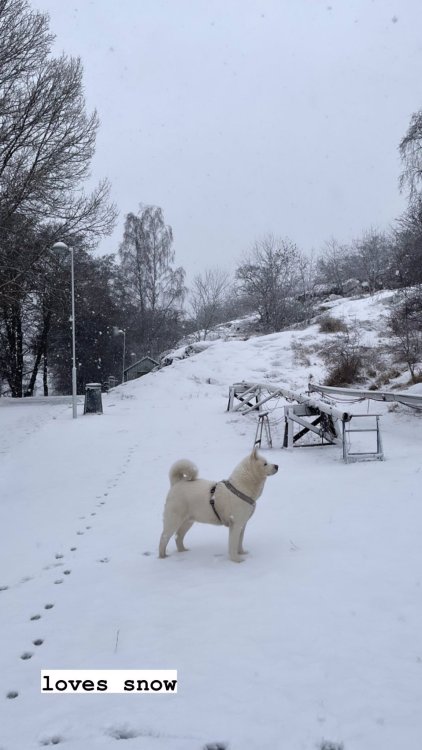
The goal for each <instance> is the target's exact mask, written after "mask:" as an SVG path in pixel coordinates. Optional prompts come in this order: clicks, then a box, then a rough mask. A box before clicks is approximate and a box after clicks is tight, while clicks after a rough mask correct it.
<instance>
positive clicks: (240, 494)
mask: <svg viewBox="0 0 422 750" xmlns="http://www.w3.org/2000/svg"><path fill="white" fill-rule="evenodd" d="M223 484H225V486H226V487H227V489H228V490H230V492H233V495H237V497H240V499H241V500H244V501H245V503H249V505H253V507H255V504H256V503H255V500H252V498H251V497H249V496H248V495H245V494H244V493H243V492H241V491H240V490H237V489H236V487H234V486H233V485H232V484H230V482H228V481H227V480H226V479H223Z"/></svg>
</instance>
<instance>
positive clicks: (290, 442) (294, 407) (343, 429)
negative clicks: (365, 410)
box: [227, 382, 384, 463]
mask: <svg viewBox="0 0 422 750" xmlns="http://www.w3.org/2000/svg"><path fill="white" fill-rule="evenodd" d="M274 398H284V399H286V400H287V401H289V402H291V403H288V404H286V405H285V406H284V418H285V430H284V441H283V447H284V448H293V447H294V446H295V445H298V444H299V441H300V440H301V438H303V437H304V436H305V435H307V434H308V433H309V432H311V433H313V434H315V435H317V436H318V437H319V438H320V441H321V442H320V443H319V445H339V446H342V450H343V459H344V461H346V462H347V463H348V462H350V461H358V460H371V459H378V460H383V458H384V454H383V450H382V441H381V432H380V424H379V417H380V416H381V415H380V414H352V413H351V412H348V411H342V410H341V409H338V408H337V406H333V405H332V404H328V403H326V402H325V401H322V400H320V399H313V398H311V397H310V396H309V395H307V394H302V393H295V392H294V391H290V390H289V389H287V388H284V387H280V386H278V385H272V384H269V383H265V384H264V383H246V382H242V383H234V384H233V385H232V386H231V387H230V390H229V401H228V405H227V410H228V411H239V412H240V413H241V414H248V413H250V412H252V411H257V412H258V427H257V432H256V435H255V443H257V438H258V433H259V428H260V425H261V429H260V437H261V438H262V426H263V424H264V419H263V412H262V407H263V405H264V404H266V403H267V402H268V401H270V400H271V399H274ZM293 402H296V403H293ZM363 417H365V418H371V419H375V422H374V423H373V424H374V426H372V427H367V426H363V427H357V428H355V427H354V426H353V427H352V426H351V425H350V423H351V421H352V419H358V420H359V419H360V418H363ZM266 419H267V420H268V416H267V417H266ZM298 427H299V429H298ZM353 432H373V433H376V449H375V450H374V451H368V452H356V451H355V452H352V451H351V450H350V446H349V440H350V434H351V433H353Z"/></svg>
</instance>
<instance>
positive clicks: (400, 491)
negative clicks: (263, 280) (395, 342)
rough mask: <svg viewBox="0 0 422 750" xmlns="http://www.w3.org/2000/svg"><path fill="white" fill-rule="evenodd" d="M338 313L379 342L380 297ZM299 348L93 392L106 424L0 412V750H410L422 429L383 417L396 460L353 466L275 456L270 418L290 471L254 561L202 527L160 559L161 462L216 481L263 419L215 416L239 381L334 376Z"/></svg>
mask: <svg viewBox="0 0 422 750" xmlns="http://www.w3.org/2000/svg"><path fill="white" fill-rule="evenodd" d="M336 308H337V309H336V310H335V311H334V310H333V314H336V315H339V314H341V315H342V316H343V317H349V318H350V319H352V318H359V319H360V320H361V321H362V322H363V323H365V321H372V323H371V325H372V326H373V325H374V324H376V323H377V322H379V326H380V329H381V330H382V320H381V317H382V314H383V311H384V310H385V308H384V306H383V304H382V294H381V295H377V296H376V297H375V298H373V299H367V300H356V301H350V300H349V301H346V302H342V303H341V302H339V303H338V304H337V305H336ZM367 327H368V335H369V334H370V335H374V334H373V330H372V328H371V326H369V325H368V326H367ZM371 331H372V333H371ZM292 339H293V340H295V341H302V342H303V343H305V344H309V343H312V342H315V341H316V340H317V339H318V340H320V339H321V335H320V334H318V327H317V326H311V327H310V328H308V329H304V330H302V331H288V332H284V333H279V334H273V335H270V336H263V337H257V338H251V339H250V340H249V341H236V340H233V341H215V342H213V343H212V345H211V346H209V347H208V348H207V349H206V350H205V351H204V352H202V353H200V354H197V355H194V356H192V357H190V358H189V359H186V360H182V361H178V362H175V363H174V364H173V365H171V366H169V367H167V368H165V369H163V370H160V371H158V372H154V373H151V374H150V375H147V376H145V377H144V378H142V379H141V380H139V381H136V382H133V383H129V384H126V385H125V386H123V387H119V388H116V389H115V390H114V391H112V392H110V393H109V394H107V395H106V396H103V403H104V415H103V416H92V415H87V416H82V407H80V411H79V413H80V415H81V416H80V418H79V419H77V420H72V417H71V407H70V405H69V404H68V403H61V402H59V403H58V402H55V401H49V402H48V403H47V404H43V405H41V404H38V403H32V402H29V400H28V402H25V403H23V404H21V405H19V406H18V405H16V404H15V403H11V402H9V401H7V400H5V399H4V400H2V402H1V407H0V425H1V437H0V477H1V478H0V639H1V644H2V647H1V649H0V651H1V656H0V683H1V685H0V748H1V750H35V749H36V748H40V747H43V746H50V745H51V746H52V745H60V746H61V745H63V748H67V749H68V750H88V749H89V750H91V748H92V749H94V750H95V749H96V748H99V749H100V750H102V748H104V749H108V748H114V747H116V743H117V742H120V741H123V740H125V741H126V743H127V745H126V744H125V745H124V746H125V747H128V748H133V749H134V750H202V748H203V747H205V746H206V745H207V743H213V742H220V743H222V746H226V747H228V748H230V750H315V748H320V747H323V742H324V741H325V742H326V747H329V743H337V745H338V746H340V743H342V744H343V746H344V750H398V748H402V747H403V748H404V747H406V748H410V747H415V748H416V747H419V745H420V742H421V737H422V711H421V700H422V590H421V589H422V587H421V580H422V545H421V542H420V537H421V522H422V508H421V496H422V493H421V477H422V474H421V466H422V450H421V449H422V417H421V416H418V415H417V414H415V413H411V412H409V411H406V410H405V409H404V408H400V409H399V410H397V411H395V412H394V411H388V410H387V408H386V406H385V405H384V404H379V403H377V404H376V405H371V411H377V412H378V411H382V412H383V417H382V432H383V440H384V449H385V454H386V460H385V462H371V463H355V464H350V465H345V464H343V462H342V461H341V456H340V450H339V448H338V447H331V446H330V447H324V448H321V447H315V448H311V449H299V448H296V449H294V450H292V451H286V450H282V449H281V448H280V444H281V442H280V441H281V426H282V410H281V408H280V407H281V405H282V404H281V403H279V404H274V405H273V406H275V407H276V408H274V410H273V411H271V413H270V417H271V421H272V425H273V431H274V435H275V437H276V440H275V443H276V445H275V447H274V448H273V449H272V450H271V451H270V450H268V451H267V454H268V455H269V456H271V459H272V460H274V461H275V462H276V463H278V464H279V465H280V471H279V473H278V474H277V475H276V476H275V477H270V478H269V479H268V481H267V484H266V487H265V491H264V494H263V496H262V498H261V499H260V500H259V501H258V507H257V510H256V513H255V515H254V517H253V518H252V520H251V522H250V524H249V525H248V528H247V532H246V539H245V542H246V547H247V548H248V549H249V550H250V554H249V555H248V556H247V558H246V559H245V561H244V562H243V563H242V564H241V565H236V564H234V563H232V562H230V561H229V560H228V559H227V531H226V529H222V528H218V527H208V526H199V525H196V526H194V527H193V528H192V530H191V531H190V532H189V535H188V537H187V544H188V546H189V547H190V551H189V552H186V553H176V551H175V546H174V542H172V543H171V544H170V545H169V549H170V551H171V556H170V557H169V558H168V559H166V560H159V559H158V558H157V545H158V539H159V535H160V533H161V516H162V509H163V504H164V499H165V495H166V492H167V487H168V469H169V466H170V465H171V463H172V462H173V461H174V460H176V459H178V458H181V457H188V458H191V459H192V460H193V461H195V463H197V465H198V466H199V468H200V474H201V475H202V476H204V477H207V478H214V479H216V480H218V479H223V478H226V477H228V475H229V474H230V472H231V469H232V468H233V467H234V466H235V465H236V463H237V462H238V461H239V460H241V459H242V458H243V457H244V456H245V455H246V454H247V453H248V452H249V451H250V449H251V447H252V443H253V439H254V434H255V426H256V422H255V420H256V417H254V416H252V415H248V416H242V415H240V414H236V413H228V412H226V411H225V409H226V404H227V396H228V388H229V385H230V384H231V383H233V382H235V381H239V380H242V379H245V380H257V381H263V380H264V381H265V379H267V380H271V381H276V382H279V383H284V384H286V385H287V386H288V387H290V388H298V389H300V390H305V387H306V383H307V380H308V376H309V374H312V375H313V377H314V380H315V381H318V380H319V379H320V378H321V377H322V366H321V363H320V362H319V360H318V359H315V360H314V359H312V357H311V359H312V361H311V364H310V366H300V365H298V363H297V358H296V359H295V356H294V353H293V352H292V349H291V342H292ZM354 406H355V405H353V407H354ZM35 618H36V619H35ZM34 641H37V642H38V645H35V644H34ZM24 655H25V657H26V658H22V657H23V656H24ZM41 669H63V670H64V669H177V670H178V677H179V686H178V694H177V695H163V694H160V695H150V694H144V693H138V692H137V693H128V694H121V695H111V694H105V693H99V694H93V693H89V694H86V695H67V694H66V695H64V694H54V695H49V694H41V693H40V670H41ZM15 693H17V696H16V697H14V698H11V697H7V696H8V695H14V694H15ZM334 746H335V745H334ZM117 747H120V745H117Z"/></svg>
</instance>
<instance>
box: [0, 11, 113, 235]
mask: <svg viewBox="0 0 422 750" xmlns="http://www.w3.org/2000/svg"><path fill="white" fill-rule="evenodd" d="M0 38H1V40H2V44H1V50H0V221H1V225H2V227H3V230H5V229H8V230H9V231H11V232H12V231H13V227H12V226H10V222H11V219H12V217H13V216H14V215H16V214H17V213H19V214H20V215H24V216H26V217H31V218H33V219H36V220H37V221H45V220H47V221H56V222H57V223H58V225H59V226H60V232H61V234H62V235H64V234H67V235H70V234H75V233H79V234H85V235H86V237H87V238H89V237H90V238H91V239H92V238H96V237H97V236H98V235H100V234H104V233H107V232H109V231H111V229H112V227H113V224H114V220H115V209H114V207H113V206H110V205H108V192H109V187H108V183H107V181H105V180H104V181H102V182H100V184H99V185H98V187H97V188H95V189H94V191H93V192H92V193H90V194H87V195H85V194H83V192H82V190H81V188H82V185H83V182H84V181H85V180H86V178H87V177H88V175H89V168H90V163H91V159H92V157H93V154H94V148H95V138H96V133H97V129H98V117H97V114H96V112H93V113H92V114H90V115H87V114H86V112H85V102H84V98H83V89H82V65H81V62H80V60H79V59H74V58H67V57H66V56H62V57H60V58H58V59H55V58H52V57H50V55H49V52H50V47H51V42H52V36H51V35H50V34H49V33H48V17H47V16H45V15H44V14H40V13H36V12H33V11H31V10H30V8H29V6H28V3H27V2H26V0H0Z"/></svg>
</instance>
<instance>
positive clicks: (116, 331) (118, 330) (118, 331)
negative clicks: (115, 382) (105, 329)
mask: <svg viewBox="0 0 422 750" xmlns="http://www.w3.org/2000/svg"><path fill="white" fill-rule="evenodd" d="M113 333H114V335H115V336H119V335H120V334H122V335H123V367H122V383H124V382H125V359H126V331H125V329H124V328H117V326H113Z"/></svg>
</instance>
